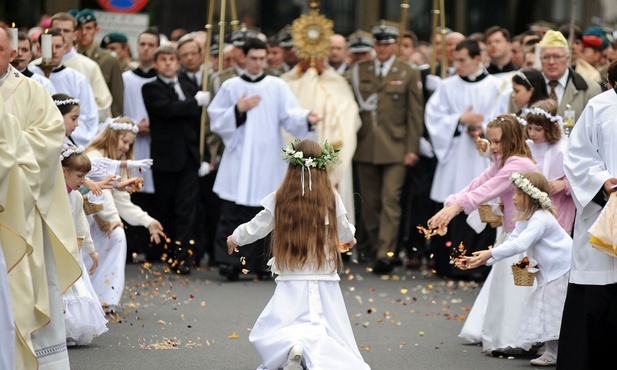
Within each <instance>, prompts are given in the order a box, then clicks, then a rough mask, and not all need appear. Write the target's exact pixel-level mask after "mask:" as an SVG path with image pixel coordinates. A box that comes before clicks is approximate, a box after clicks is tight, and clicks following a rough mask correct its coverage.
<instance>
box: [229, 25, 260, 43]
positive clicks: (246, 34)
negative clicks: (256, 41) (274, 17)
mask: <svg viewBox="0 0 617 370" xmlns="http://www.w3.org/2000/svg"><path fill="white" fill-rule="evenodd" d="M256 37H259V31H257V30H255V29H251V28H246V27H242V28H241V29H239V30H236V31H233V32H232V33H231V43H232V44H233V45H234V46H243V45H244V43H245V42H246V40H248V39H250V38H256Z"/></svg>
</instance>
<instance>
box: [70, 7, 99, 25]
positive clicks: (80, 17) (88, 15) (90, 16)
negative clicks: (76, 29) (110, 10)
mask: <svg viewBox="0 0 617 370" xmlns="http://www.w3.org/2000/svg"><path fill="white" fill-rule="evenodd" d="M75 19H77V25H78V26H81V25H82V24H86V23H88V22H96V16H95V15H94V12H93V11H92V9H89V8H85V9H83V10H81V11H80V12H79V13H77V15H76V16H75Z"/></svg>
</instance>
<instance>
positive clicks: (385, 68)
mask: <svg viewBox="0 0 617 370" xmlns="http://www.w3.org/2000/svg"><path fill="white" fill-rule="evenodd" d="M395 58H396V57H395V55H394V54H392V56H391V57H390V59H388V60H386V61H385V62H380V61H379V59H377V58H375V74H377V73H380V72H381V75H382V76H386V75H387V74H388V72H390V67H392V64H394V59H395ZM382 64H383V71H381V68H380V66H381V65H382Z"/></svg>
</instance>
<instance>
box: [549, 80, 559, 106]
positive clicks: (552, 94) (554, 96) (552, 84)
mask: <svg viewBox="0 0 617 370" xmlns="http://www.w3.org/2000/svg"><path fill="white" fill-rule="evenodd" d="M557 85H559V81H557V80H551V81H549V82H548V86H549V87H550V89H551V91H549V92H548V97H549V98H551V99H554V100H555V101H556V102H557V103H558V104H559V101H558V100H557V93H556V92H555V88H556V87H557Z"/></svg>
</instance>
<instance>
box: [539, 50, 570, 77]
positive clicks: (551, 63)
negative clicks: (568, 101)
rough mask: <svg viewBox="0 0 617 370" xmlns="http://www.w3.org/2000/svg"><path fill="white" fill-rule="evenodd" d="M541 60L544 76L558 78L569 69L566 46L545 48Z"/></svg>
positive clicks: (541, 52) (541, 53)
mask: <svg viewBox="0 0 617 370" xmlns="http://www.w3.org/2000/svg"><path fill="white" fill-rule="evenodd" d="M540 61H541V62H542V73H544V76H546V78H547V79H549V80H558V79H560V78H561V76H563V75H564V73H566V69H568V51H567V49H566V48H543V49H542V50H541V51H540Z"/></svg>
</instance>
